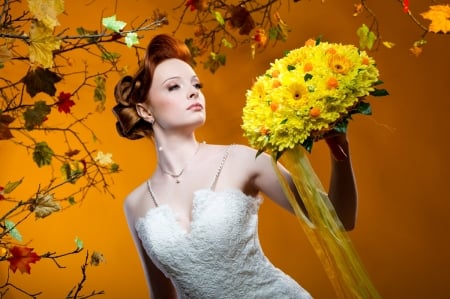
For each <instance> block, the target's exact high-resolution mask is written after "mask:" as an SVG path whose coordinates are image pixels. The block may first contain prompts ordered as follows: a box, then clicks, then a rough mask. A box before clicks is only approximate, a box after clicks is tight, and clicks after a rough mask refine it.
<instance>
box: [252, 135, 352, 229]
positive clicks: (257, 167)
mask: <svg viewBox="0 0 450 299" xmlns="http://www.w3.org/2000/svg"><path fill="white" fill-rule="evenodd" d="M327 144H328V145H329V147H330V151H331V156H332V158H331V160H332V162H331V163H332V165H331V178H330V186H329V193H328V195H329V198H330V201H331V202H332V204H333V206H334V208H335V210H336V213H337V215H338V217H339V219H340V220H341V222H342V224H343V226H344V228H345V229H346V230H352V229H353V228H354V226H355V221H356V208H357V192H356V186H355V179H354V175H353V169H352V166H351V161H350V155H349V147H348V142H347V138H346V135H345V134H339V135H337V136H333V137H330V138H329V139H328V140H327ZM336 145H338V146H337V147H336ZM336 149H338V150H339V152H336ZM336 156H337V158H336ZM338 159H339V160H338ZM271 160H272V158H271V157H270V156H269V155H267V154H261V155H260V156H258V158H256V159H255V160H254V162H253V165H252V166H253V167H254V168H253V171H254V174H253V180H252V181H253V184H254V185H255V188H256V189H258V190H259V191H261V192H263V193H264V194H266V195H267V196H268V197H269V198H271V199H272V200H274V201H275V202H277V203H278V204H279V205H281V206H282V207H284V208H286V209H287V210H289V211H291V212H293V209H292V207H291V205H290V203H289V201H288V199H287V197H286V196H285V194H284V191H283V189H282V187H281V184H280V182H279V180H278V176H277V174H276V173H275V171H274V169H273V166H272V161H271ZM279 169H280V171H281V173H282V174H283V176H284V177H285V178H286V179H287V181H288V183H289V185H290V186H291V189H292V190H293V193H294V195H296V197H297V201H298V202H299V204H300V207H301V208H303V203H302V201H301V199H300V196H299V195H298V193H297V192H296V188H295V186H294V183H293V181H292V178H291V175H290V174H289V172H288V171H287V170H286V168H285V167H283V166H282V165H280V164H279Z"/></svg>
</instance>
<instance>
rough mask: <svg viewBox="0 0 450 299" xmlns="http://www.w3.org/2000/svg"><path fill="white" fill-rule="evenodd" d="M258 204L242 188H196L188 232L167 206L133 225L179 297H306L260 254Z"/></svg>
mask: <svg viewBox="0 0 450 299" xmlns="http://www.w3.org/2000/svg"><path fill="white" fill-rule="evenodd" d="M260 203H261V199H260V198H255V197H250V196H247V195H245V194H244V193H243V192H241V191H240V190H225V191H220V192H216V191H213V190H211V189H204V190H199V191H197V192H195V194H194V199H193V209H192V221H191V227H190V231H185V230H184V229H183V228H181V226H180V225H179V224H178V222H177V215H175V214H174V213H173V211H172V210H171V208H170V206H168V205H161V206H159V207H156V208H153V209H151V210H150V211H149V212H148V213H147V215H146V216H145V217H143V218H140V219H139V220H138V221H137V223H136V230H137V232H138V235H139V238H140V239H141V241H142V244H143V246H144V248H145V250H146V252H147V254H148V255H149V256H150V257H151V258H152V260H153V261H154V262H155V264H156V265H157V266H158V267H160V269H161V270H162V271H163V272H164V273H165V274H166V275H167V276H168V277H169V278H170V279H171V280H172V282H173V284H174V285H175V287H176V289H177V292H178V294H179V297H180V298H195V299H204V298H205V299H206V298H214V299H219V298H233V299H235V298H267V299H269V298H270V299H273V298H310V296H309V294H308V293H307V292H306V291H305V290H303V289H302V288H301V287H300V286H299V285H298V284H297V283H296V282H295V281H294V280H293V279H291V278H290V277H289V276H287V275H286V274H284V273H283V272H281V271H280V270H279V269H277V268H275V267H274V266H273V265H272V264H271V263H270V262H269V261H268V259H267V258H266V257H265V255H264V254H263V251H262V250H261V247H260V243H259V239H258V233H257V226H258V223H257V222H258V215H257V213H258V209H259V206H260Z"/></svg>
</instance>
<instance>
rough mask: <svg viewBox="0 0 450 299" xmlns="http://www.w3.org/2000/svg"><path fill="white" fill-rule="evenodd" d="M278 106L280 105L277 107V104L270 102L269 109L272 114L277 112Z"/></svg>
mask: <svg viewBox="0 0 450 299" xmlns="http://www.w3.org/2000/svg"><path fill="white" fill-rule="evenodd" d="M279 106H280V105H279V104H278V103H277V102H272V103H270V109H271V110H272V111H273V112H275V111H277V110H278V107H279Z"/></svg>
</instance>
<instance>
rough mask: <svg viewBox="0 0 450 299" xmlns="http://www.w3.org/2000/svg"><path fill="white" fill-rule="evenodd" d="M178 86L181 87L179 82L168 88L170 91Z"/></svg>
mask: <svg viewBox="0 0 450 299" xmlns="http://www.w3.org/2000/svg"><path fill="white" fill-rule="evenodd" d="M178 87H180V86H179V85H178V84H174V85H170V86H169V88H168V90H169V91H172V90H175V89H177V88H178Z"/></svg>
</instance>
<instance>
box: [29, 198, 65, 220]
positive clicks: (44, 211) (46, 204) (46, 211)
mask: <svg viewBox="0 0 450 299" xmlns="http://www.w3.org/2000/svg"><path fill="white" fill-rule="evenodd" d="M32 210H33V211H34V215H35V216H36V218H45V217H47V216H49V215H50V214H51V213H53V212H57V211H59V210H61V206H60V205H59V204H58V203H57V202H55V201H54V200H53V195H51V194H45V195H44V194H39V195H38V197H37V198H36V200H35V202H34V204H33V207H32Z"/></svg>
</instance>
